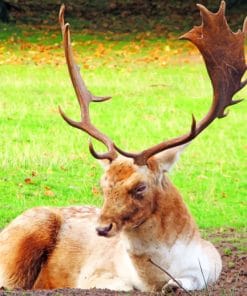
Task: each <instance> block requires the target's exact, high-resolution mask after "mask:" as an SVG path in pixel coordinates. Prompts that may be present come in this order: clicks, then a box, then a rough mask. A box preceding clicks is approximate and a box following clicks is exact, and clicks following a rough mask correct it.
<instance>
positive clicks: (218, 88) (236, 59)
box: [115, 1, 247, 165]
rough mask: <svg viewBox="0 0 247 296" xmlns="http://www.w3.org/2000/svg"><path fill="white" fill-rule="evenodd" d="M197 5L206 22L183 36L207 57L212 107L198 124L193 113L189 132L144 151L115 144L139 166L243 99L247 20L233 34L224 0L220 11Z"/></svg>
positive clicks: (196, 132)
mask: <svg viewBox="0 0 247 296" xmlns="http://www.w3.org/2000/svg"><path fill="white" fill-rule="evenodd" d="M197 6H198V8H199V10H200V13H201V16H202V24H201V25H200V26H198V27H194V28H193V29H192V30H191V31H189V32H188V33H186V34H184V35H183V36H182V37H180V39H187V40H189V41H191V42H192V43H193V44H195V45H196V47H197V48H198V49H199V50H200V52H201V54H202V56H203V58H204V61H205V63H206V67H207V71H208V74H209V77H210V79H211V82H212V86H213V91H214V94H213V102H212V105H211V108H210V110H209V112H208V113H207V115H206V116H205V117H204V118H203V119H202V120H201V121H200V122H199V123H196V120H195V118H194V116H192V125H191V130H190V132H189V133H187V134H184V135H182V136H180V137H177V138H174V139H171V140H167V141H164V142H162V143H160V144H157V145H155V146H153V147H151V148H149V149H146V150H144V151H142V152H140V153H137V154H135V153H126V152H124V151H123V150H121V149H119V148H118V147H117V146H116V145H115V148H116V149H117V151H118V152H119V153H121V154H123V155H125V156H127V157H131V158H133V159H134V162H135V163H136V164H138V165H144V164H146V163H147V160H148V159H149V158H150V157H151V156H153V155H155V154H156V153H159V152H161V151H164V150H166V149H169V148H172V147H176V146H179V145H182V144H186V143H188V142H190V141H191V140H193V139H194V138H195V137H196V136H198V135H199V134H200V133H201V132H202V131H203V130H204V129H205V128H206V127H207V126H208V125H209V124H210V123H211V122H212V121H213V120H214V119H215V118H216V117H218V118H222V117H224V116H225V115H226V114H225V113H224V111H225V108H226V107H227V106H230V105H233V104H236V103H239V102H240V101H241V100H237V101H233V100H232V97H233V95H234V94H235V93H237V92H238V91H239V90H240V89H242V88H243V87H244V86H245V85H246V84H247V81H246V80H245V81H244V82H241V78H242V77H243V75H244V73H245V71H246V64H245V57H244V38H245V35H246V33H247V20H245V22H244V26H243V31H242V32H241V31H238V32H237V33H233V32H232V31H231V30H230V28H229V26H228V24H227V22H226V19H225V2H224V1H222V2H221V5H220V8H219V11H218V12H217V13H212V12H210V11H209V10H208V9H207V8H206V7H204V6H203V5H200V4H197Z"/></svg>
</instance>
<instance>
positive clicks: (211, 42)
mask: <svg viewBox="0 0 247 296" xmlns="http://www.w3.org/2000/svg"><path fill="white" fill-rule="evenodd" d="M198 8H199V10H200V13H201V16H202V24H201V25H200V26H196V27H194V28H193V29H192V30H190V31H189V32H188V33H186V34H184V35H183V36H182V37H181V38H182V39H187V40H189V41H191V42H192V43H193V44H194V45H195V46H196V47H197V48H198V49H199V51H200V52H201V54H202V56H203V58H204V61H205V64H206V67H207V71H208V75H209V77H210V80H211V82H212V87H213V100H212V105H211V107H210V110H209V111H208V113H207V114H206V115H205V117H204V118H203V119H202V120H201V121H199V122H196V120H195V118H194V117H193V118H192V124H191V128H190V131H189V132H188V133H187V134H184V135H182V136H179V137H177V138H174V139H170V140H167V141H164V142H161V143H159V144H156V145H154V146H152V147H150V148H148V149H145V150H143V151H142V152H140V153H129V152H124V151H123V150H121V149H120V148H119V147H117V146H116V144H115V143H113V142H112V140H111V139H110V138H109V137H107V136H106V135H104V134H103V133H102V132H100V131H99V130H98V129H97V128H96V127H95V126H94V125H93V124H92V122H91V120H90V116H89V104H90V102H101V101H104V100H106V99H108V97H95V96H93V95H92V94H91V93H90V92H89V91H88V90H87V88H86V86H85V83H84V81H83V80H82V77H81V76H80V73H79V70H78V67H77V65H76V64H75V62H74V59H73V54H72V49H71V41H70V30H69V24H65V23H64V10H65V8H64V6H62V7H61V10H60V14H59V22H60V25H61V30H62V34H63V45H64V51H65V57H66V61H67V65H68V69H69V74H70V77H71V80H72V83H73V86H74V89H75V92H76V95H77V98H78V102H79V105H80V109H81V117H82V119H81V121H80V122H76V121H73V120H71V119H69V118H68V117H67V116H66V115H65V114H64V113H63V111H62V110H61V109H60V113H61V115H62V117H63V119H64V120H65V121H66V122H67V123H68V124H70V125H72V126H73V127H76V128H78V129H81V130H83V131H84V132H86V133H88V134H89V135H90V136H91V137H93V138H95V139H97V140H99V141H101V142H102V143H103V144H104V145H105V146H106V147H107V152H106V153H103V154H99V153H97V152H96V151H95V150H94V148H93V145H92V143H90V145H89V147H90V152H91V154H92V155H93V156H94V157H95V158H97V159H100V160H101V161H102V163H103V164H104V168H105V172H104V175H103V177H102V179H101V186H102V189H103V193H104V204H103V207H102V209H98V208H94V207H85V206H73V207H72V206H71V207H62V208H52V207H39V208H34V209H31V210H28V211H26V212H25V213H23V214H22V215H20V216H19V217H17V218H16V219H15V220H13V221H12V222H11V223H10V224H9V225H8V226H7V227H6V228H5V229H4V230H3V231H2V232H1V234H0V286H3V287H6V288H8V289H13V288H23V289H54V288H61V287H74V288H75V287H77V288H93V287H96V288H108V289H113V290H125V291H128V290H132V289H138V290H141V291H160V290H163V291H164V290H169V289H176V288H177V287H178V286H180V287H181V288H183V289H186V290H196V289H203V288H204V287H205V286H206V285H207V284H211V283H213V282H215V281H216V280H217V279H218V277H219V275H220V272H221V268H222V263H221V258H220V255H219V253H218V252H217V250H216V249H215V247H214V246H213V245H212V244H211V243H210V242H208V241H205V240H203V239H202V238H201V237H200V234H199V231H198V229H197V226H196V225H195V222H194V220H193V218H192V217H191V214H190V213H189V211H188V209H187V207H186V205H185V204H184V202H183V199H182V197H181V196H180V194H179V192H178V191H177V189H176V188H175V187H174V186H173V185H172V184H171V182H170V181H169V179H168V177H167V172H168V171H169V170H170V168H171V167H172V165H173V164H174V163H175V161H176V160H177V158H178V156H179V154H180V153H181V152H182V150H183V149H184V147H185V146H186V145H187V144H188V143H190V142H191V141H192V140H193V139H194V138H195V137H197V135H199V134H200V133H201V132H202V131H203V130H204V129H205V128H207V126H208V125H209V124H210V123H211V122H213V121H214V119H215V118H221V117H224V116H225V108H226V107H228V106H230V105H233V104H235V103H237V102H238V101H234V100H233V99H232V98H233V95H234V94H236V93H237V92H238V91H239V90H240V89H242V88H243V87H244V86H245V85H246V83H247V81H244V82H241V79H242V77H243V75H244V73H245V70H246V64H245V57H244V37H245V34H246V31H247V24H246V23H247V22H245V25H244V26H243V30H242V31H238V32H237V33H233V32H232V31H231V30H230V28H229V27H228V24H227V22H226V19H225V15H224V14H225V2H224V1H222V3H221V5H220V8H219V10H218V12H216V13H212V12H210V11H209V10H207V8H205V7H204V6H202V5H199V4H198ZM162 269H163V271H162Z"/></svg>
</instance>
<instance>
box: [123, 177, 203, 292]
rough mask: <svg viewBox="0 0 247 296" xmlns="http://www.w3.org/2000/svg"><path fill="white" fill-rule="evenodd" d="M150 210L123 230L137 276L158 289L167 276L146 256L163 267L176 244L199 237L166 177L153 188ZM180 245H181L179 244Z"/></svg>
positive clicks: (171, 256) (170, 259)
mask: <svg viewBox="0 0 247 296" xmlns="http://www.w3.org/2000/svg"><path fill="white" fill-rule="evenodd" d="M155 201H156V206H155V210H154V212H153V214H152V215H151V216H150V218H149V219H147V220H146V221H145V222H144V223H143V224H142V225H140V226H139V227H138V228H136V229H133V230H131V231H126V232H124V233H123V236H124V238H123V241H124V242H125V247H126V250H127V252H128V254H129V256H130V258H131V260H132V262H133V265H134V266H135V268H136V270H137V272H138V274H139V276H140V277H141V278H142V279H143V280H144V282H145V283H146V284H147V285H148V286H149V289H152V290H154V291H155V290H160V289H161V288H162V286H163V284H164V282H167V281H168V280H169V279H170V278H169V277H168V276H167V275H166V274H165V273H160V272H159V270H157V267H155V266H154V265H153V264H152V263H150V259H151V260H152V261H153V262H155V263H157V264H159V266H162V267H163V268H165V269H166V270H168V269H169V267H170V266H171V264H172V260H173V253H174V252H176V250H177V249H178V248H180V246H181V245H182V246H184V247H185V248H186V245H188V244H189V243H190V241H191V240H193V239H195V238H199V233H198V230H197V227H196V225H195V223H194V221H193V219H192V217H191V215H190V213H189V211H188V209H187V207H186V205H185V204H184V202H183V200H182V198H181V196H180V194H179V192H178V191H177V190H176V188H175V187H174V186H173V185H172V184H171V183H170V182H169V181H168V182H167V184H166V188H165V190H157V192H156V196H155ZM182 248H183V247H182Z"/></svg>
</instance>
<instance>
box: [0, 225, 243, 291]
mask: <svg viewBox="0 0 247 296" xmlns="http://www.w3.org/2000/svg"><path fill="white" fill-rule="evenodd" d="M204 236H205V237H206V238H207V239H209V240H210V241H212V242H213V243H214V244H215V246H216V247H217V248H218V250H219V251H220V253H221V255H222V259H223V271H222V274H221V277H220V279H219V281H218V282H217V283H216V284H215V285H214V286H212V287H208V288H207V290H204V291H200V292H199V291H198V292H193V293H191V294H188V293H185V292H182V291H177V292H172V293H170V294H169V295H181V296H183V295H193V296H202V295H210V296H245V295H246V296H247V254H246V246H247V235H246V234H245V233H244V232H241V233H238V232H236V231H234V230H233V229H230V230H227V231H220V230H218V231H217V232H214V233H210V234H208V233H205V234H204ZM7 295H8V296H10V295H11V296H50V295H52V296H60V295H66V296H79V295H86V296H93V295H95V296H105V295H108V296H127V295H128V296H132V295H133V296H145V295H153V296H158V295H161V294H160V293H141V292H138V291H133V292H128V293H125V292H115V291H110V290H96V289H91V290H81V289H57V290H52V291H51V290H42V291H24V290H15V291H6V290H3V289H2V290H0V296H7Z"/></svg>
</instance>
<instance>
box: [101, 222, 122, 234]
mask: <svg viewBox="0 0 247 296" xmlns="http://www.w3.org/2000/svg"><path fill="white" fill-rule="evenodd" d="M96 232H97V234H98V235H99V236H104V237H112V236H114V235H116V234H117V232H118V230H117V225H116V223H109V224H104V225H99V226H97V227H96Z"/></svg>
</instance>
